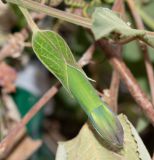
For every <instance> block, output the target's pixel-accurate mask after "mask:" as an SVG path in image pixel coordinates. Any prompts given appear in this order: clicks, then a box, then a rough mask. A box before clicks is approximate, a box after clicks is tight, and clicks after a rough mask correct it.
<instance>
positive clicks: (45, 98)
mask: <svg viewBox="0 0 154 160" xmlns="http://www.w3.org/2000/svg"><path fill="white" fill-rule="evenodd" d="M93 47H94V44H92V45H91V46H90V47H89V48H88V50H87V51H86V52H85V54H83V57H84V58H82V57H81V59H83V61H84V60H85V59H86V61H87V63H86V64H88V62H90V60H91V58H92V56H89V55H92V53H93V52H94V50H91V52H90V51H89V49H90V48H93ZM79 62H80V64H82V67H83V66H84V65H86V64H85V63H82V61H81V60H79ZM60 86H61V85H60V83H59V82H58V83H56V84H55V85H54V86H53V87H51V88H50V89H49V90H48V91H47V92H46V93H45V94H44V95H43V96H42V98H41V99H40V100H39V101H38V102H37V103H36V104H35V105H34V106H33V107H32V108H31V109H30V111H29V112H28V113H27V114H26V115H25V116H24V117H23V119H22V120H21V121H20V122H19V123H18V124H17V126H16V127H15V128H14V129H13V130H11V131H10V133H9V134H8V135H7V136H6V137H5V138H4V139H3V140H2V142H1V143H0V158H1V155H3V153H5V152H6V151H7V148H8V146H9V145H10V144H11V143H12V142H13V139H14V137H15V136H17V134H18V133H19V132H20V131H21V130H22V129H23V127H25V125H26V124H27V123H28V122H29V121H30V120H31V119H32V118H33V116H34V115H36V113H37V112H38V111H39V110H40V109H41V108H42V107H43V106H44V105H45V104H46V103H47V102H48V101H49V100H50V99H51V98H52V97H53V96H54V95H55V94H56V93H57V92H58V90H59V88H60Z"/></svg>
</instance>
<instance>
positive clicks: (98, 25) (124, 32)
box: [92, 7, 145, 40]
mask: <svg viewBox="0 0 154 160" xmlns="http://www.w3.org/2000/svg"><path fill="white" fill-rule="evenodd" d="M92 31H93V33H94V36H95V39H96V40H98V39H100V38H102V37H109V36H111V35H113V34H117V35H119V38H128V37H136V36H143V35H145V31H143V30H136V29H132V28H131V27H130V26H129V25H128V24H127V23H125V22H124V21H123V20H122V19H121V18H120V17H119V16H118V14H116V13H115V12H113V11H111V10H110V9H108V8H102V7H98V8H96V9H95V12H94V13H93V15H92Z"/></svg>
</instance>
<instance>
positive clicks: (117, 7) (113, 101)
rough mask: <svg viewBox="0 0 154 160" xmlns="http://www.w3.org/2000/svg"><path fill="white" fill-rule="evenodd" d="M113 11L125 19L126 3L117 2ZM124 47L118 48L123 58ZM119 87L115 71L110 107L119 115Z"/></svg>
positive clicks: (114, 71) (121, 0) (119, 0)
mask: <svg viewBox="0 0 154 160" xmlns="http://www.w3.org/2000/svg"><path fill="white" fill-rule="evenodd" d="M112 10H113V11H116V12H118V13H120V14H121V16H122V17H124V14H125V9H124V3H123V0H116V1H115V2H114V5H113V7H112ZM121 51H122V47H121V46H120V45H119V46H118V51H117V52H118V54H119V56H121ZM119 85H120V77H119V73H118V72H117V71H116V70H115V68H114V69H113V73H112V79H111V84H110V104H109V105H110V106H111V108H112V110H113V111H114V112H115V113H117V111H118V92H119Z"/></svg>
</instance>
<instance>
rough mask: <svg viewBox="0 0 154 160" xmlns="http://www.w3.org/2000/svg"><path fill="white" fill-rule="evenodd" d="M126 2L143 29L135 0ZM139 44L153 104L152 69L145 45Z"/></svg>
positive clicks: (153, 83)
mask: <svg viewBox="0 0 154 160" xmlns="http://www.w3.org/2000/svg"><path fill="white" fill-rule="evenodd" d="M127 3H128V6H129V8H130V10H131V13H132V15H133V17H134V20H135V23H136V26H137V28H138V29H142V30H144V29H145V27H144V24H143V21H142V19H141V17H140V15H139V14H138V12H137V9H136V6H135V1H134V0H127ZM140 46H141V49H142V53H143V56H144V63H145V67H146V72H147V76H148V81H149V86H150V90H151V97H152V103H153V105H154V70H153V66H152V62H151V60H150V58H149V53H148V47H147V45H146V44H144V43H142V42H140Z"/></svg>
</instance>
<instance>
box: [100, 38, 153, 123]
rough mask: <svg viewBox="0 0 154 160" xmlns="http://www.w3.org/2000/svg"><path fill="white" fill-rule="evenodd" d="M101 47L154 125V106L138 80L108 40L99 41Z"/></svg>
mask: <svg viewBox="0 0 154 160" xmlns="http://www.w3.org/2000/svg"><path fill="white" fill-rule="evenodd" d="M99 45H100V46H101V48H102V50H103V51H104V53H105V55H106V56H107V58H108V59H109V61H110V63H111V65H112V66H113V67H114V68H115V69H116V70H117V71H118V72H119V74H120V76H121V79H122V80H123V81H124V82H125V84H126V85H127V88H128V90H129V92H130V93H131V95H132V96H133V98H134V99H135V101H136V102H137V103H138V104H139V106H140V107H141V108H142V110H143V111H144V113H145V115H146V116H147V118H148V119H149V120H150V122H151V123H152V124H153V125H154V109H153V105H152V103H151V102H150V101H149V99H148V98H147V96H146V95H145V93H144V92H143V91H142V89H141V88H140V86H139V85H138V83H137V81H136V79H135V78H134V76H133V75H132V73H131V72H130V70H129V69H128V67H127V66H126V64H125V63H124V61H123V60H122V59H121V58H120V57H119V56H118V54H117V49H116V47H115V46H113V45H112V44H111V43H109V42H108V41H106V40H102V41H99Z"/></svg>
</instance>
